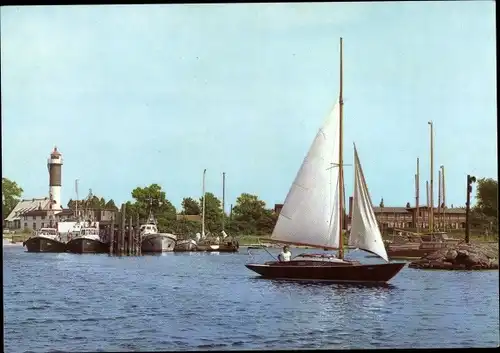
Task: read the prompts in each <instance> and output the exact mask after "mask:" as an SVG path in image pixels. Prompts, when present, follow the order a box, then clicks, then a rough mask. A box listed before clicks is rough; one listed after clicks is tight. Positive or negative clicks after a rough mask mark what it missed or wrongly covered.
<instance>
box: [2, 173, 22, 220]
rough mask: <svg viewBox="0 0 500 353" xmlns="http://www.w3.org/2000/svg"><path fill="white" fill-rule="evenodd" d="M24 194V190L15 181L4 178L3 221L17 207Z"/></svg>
mask: <svg viewBox="0 0 500 353" xmlns="http://www.w3.org/2000/svg"><path fill="white" fill-rule="evenodd" d="M22 194H23V189H22V188H21V187H20V186H19V185H17V183H16V182H15V181H12V180H9V179H7V178H2V220H5V218H6V217H7V216H8V215H9V214H10V213H11V212H12V210H13V209H14V207H16V205H17V204H18V202H19V200H20V198H21V195H22Z"/></svg>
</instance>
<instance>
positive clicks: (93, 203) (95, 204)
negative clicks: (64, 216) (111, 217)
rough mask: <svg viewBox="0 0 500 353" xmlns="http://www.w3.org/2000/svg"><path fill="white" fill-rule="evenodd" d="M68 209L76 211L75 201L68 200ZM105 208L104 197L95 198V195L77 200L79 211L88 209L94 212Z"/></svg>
mask: <svg viewBox="0 0 500 353" xmlns="http://www.w3.org/2000/svg"><path fill="white" fill-rule="evenodd" d="M67 206H68V208H69V209H71V210H74V209H76V200H73V199H70V200H69V201H68V205H67ZM105 207H106V200H105V199H104V197H101V198H99V197H97V196H95V195H92V196H91V197H90V199H89V198H86V199H83V200H78V208H79V209H82V210H83V209H85V208H90V209H96V210H102V209H104V208H105Z"/></svg>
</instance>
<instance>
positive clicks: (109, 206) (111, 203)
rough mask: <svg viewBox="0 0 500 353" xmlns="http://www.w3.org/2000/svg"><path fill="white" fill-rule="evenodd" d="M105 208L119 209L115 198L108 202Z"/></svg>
mask: <svg viewBox="0 0 500 353" xmlns="http://www.w3.org/2000/svg"><path fill="white" fill-rule="evenodd" d="M104 208H105V209H106V210H115V211H118V207H116V205H115V202H114V201H113V199H111V200H109V201H108V202H106V204H105V206H104Z"/></svg>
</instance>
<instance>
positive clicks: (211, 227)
mask: <svg viewBox="0 0 500 353" xmlns="http://www.w3.org/2000/svg"><path fill="white" fill-rule="evenodd" d="M205 197H206V199H205V227H206V229H207V230H208V231H210V232H211V233H220V232H221V231H222V203H221V201H220V200H219V199H218V198H217V197H215V195H214V194H212V193H211V192H207V193H205ZM200 205H202V206H203V197H200Z"/></svg>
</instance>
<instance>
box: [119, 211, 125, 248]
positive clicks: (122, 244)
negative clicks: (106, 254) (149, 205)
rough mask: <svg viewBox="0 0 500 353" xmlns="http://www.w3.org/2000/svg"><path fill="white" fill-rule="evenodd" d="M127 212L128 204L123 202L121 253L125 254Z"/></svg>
mask: <svg viewBox="0 0 500 353" xmlns="http://www.w3.org/2000/svg"><path fill="white" fill-rule="evenodd" d="M125 212H126V206H125V204H122V212H121V222H120V223H121V229H120V244H119V249H120V251H119V254H120V255H123V253H124V250H125V246H124V245H125V244H124V243H125Z"/></svg>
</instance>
